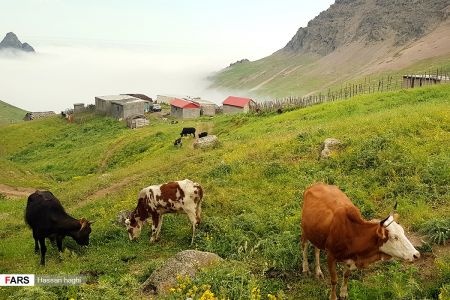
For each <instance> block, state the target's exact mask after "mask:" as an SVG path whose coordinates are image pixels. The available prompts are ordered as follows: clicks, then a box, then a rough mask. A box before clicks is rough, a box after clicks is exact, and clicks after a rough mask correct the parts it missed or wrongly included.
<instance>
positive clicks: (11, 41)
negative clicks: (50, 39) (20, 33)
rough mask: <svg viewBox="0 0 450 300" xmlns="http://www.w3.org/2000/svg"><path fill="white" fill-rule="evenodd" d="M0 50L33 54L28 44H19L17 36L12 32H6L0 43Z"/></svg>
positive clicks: (32, 49)
mask: <svg viewBox="0 0 450 300" xmlns="http://www.w3.org/2000/svg"><path fill="white" fill-rule="evenodd" d="M0 49H13V50H22V51H25V52H35V51H34V48H33V47H31V46H30V44H28V43H23V44H22V43H21V42H20V40H19V38H18V37H17V35H15V34H14V33H13V32H8V33H7V34H6V36H5V37H4V38H3V40H2V41H1V42H0Z"/></svg>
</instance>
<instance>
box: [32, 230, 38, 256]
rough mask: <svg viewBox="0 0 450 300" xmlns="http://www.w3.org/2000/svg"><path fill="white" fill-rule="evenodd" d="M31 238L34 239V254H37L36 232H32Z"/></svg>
mask: <svg viewBox="0 0 450 300" xmlns="http://www.w3.org/2000/svg"><path fill="white" fill-rule="evenodd" d="M33 238H34V253H36V254H38V253H39V244H38V240H39V239H38V237H37V235H36V232H35V231H34V230H33Z"/></svg>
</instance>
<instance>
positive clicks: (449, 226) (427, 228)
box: [419, 219, 450, 245]
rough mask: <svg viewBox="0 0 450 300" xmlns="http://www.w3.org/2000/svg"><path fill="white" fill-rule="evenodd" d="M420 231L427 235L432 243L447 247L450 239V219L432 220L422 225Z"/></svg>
mask: <svg viewBox="0 0 450 300" xmlns="http://www.w3.org/2000/svg"><path fill="white" fill-rule="evenodd" d="M419 231H420V232H421V233H423V234H425V235H426V236H427V237H428V238H429V239H430V242H432V243H434V244H438V245H445V244H446V242H447V240H448V239H449V238H450V219H432V220H429V221H427V222H425V223H423V224H422V226H421V227H420V229H419Z"/></svg>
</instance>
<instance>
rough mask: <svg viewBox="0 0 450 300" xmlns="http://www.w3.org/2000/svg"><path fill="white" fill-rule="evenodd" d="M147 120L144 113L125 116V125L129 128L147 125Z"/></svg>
mask: <svg viewBox="0 0 450 300" xmlns="http://www.w3.org/2000/svg"><path fill="white" fill-rule="evenodd" d="M148 124H149V121H148V120H147V119H146V118H145V116H144V115H134V116H130V117H128V118H127V126H128V127H129V128H131V129H134V128H140V127H144V126H147V125H148Z"/></svg>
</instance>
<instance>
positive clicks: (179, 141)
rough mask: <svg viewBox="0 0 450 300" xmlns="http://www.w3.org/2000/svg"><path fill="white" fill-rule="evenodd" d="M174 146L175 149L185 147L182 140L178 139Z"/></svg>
mask: <svg viewBox="0 0 450 300" xmlns="http://www.w3.org/2000/svg"><path fill="white" fill-rule="evenodd" d="M173 145H174V146H175V147H181V146H183V142H182V140H181V138H177V139H176V140H175V142H173Z"/></svg>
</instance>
